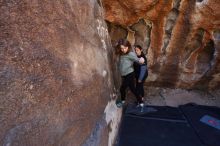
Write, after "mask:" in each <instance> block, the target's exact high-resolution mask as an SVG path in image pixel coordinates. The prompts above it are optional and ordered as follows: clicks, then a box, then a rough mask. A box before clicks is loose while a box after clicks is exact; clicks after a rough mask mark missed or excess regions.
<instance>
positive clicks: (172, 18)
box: [162, 1, 180, 54]
mask: <svg viewBox="0 0 220 146" xmlns="http://www.w3.org/2000/svg"><path fill="white" fill-rule="evenodd" d="M179 2H180V1H179ZM175 7H178V4H175ZM178 15H179V10H178V9H176V8H173V9H172V10H171V11H170V13H169V14H168V16H167V21H166V24H165V34H164V36H163V46H162V53H163V54H166V48H167V46H168V45H169V42H170V39H171V35H172V30H173V28H174V26H175V24H176V19H177V17H178Z"/></svg>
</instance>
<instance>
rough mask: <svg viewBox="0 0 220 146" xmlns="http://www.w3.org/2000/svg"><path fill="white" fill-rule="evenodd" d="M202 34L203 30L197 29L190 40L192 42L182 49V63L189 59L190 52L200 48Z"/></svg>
mask: <svg viewBox="0 0 220 146" xmlns="http://www.w3.org/2000/svg"><path fill="white" fill-rule="evenodd" d="M204 33H205V30H204V29H203V28H199V29H198V30H197V31H196V33H195V34H194V36H193V37H192V38H191V40H192V41H190V42H189V43H188V44H187V45H186V47H185V49H184V54H183V55H184V57H183V62H185V61H187V60H188V59H189V58H190V55H191V54H192V52H194V51H195V50H196V49H198V48H200V47H201V46H202V40H203V36H204Z"/></svg>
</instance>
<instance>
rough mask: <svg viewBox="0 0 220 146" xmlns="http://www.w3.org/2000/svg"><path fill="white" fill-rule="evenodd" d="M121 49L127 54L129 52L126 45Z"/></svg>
mask: <svg viewBox="0 0 220 146" xmlns="http://www.w3.org/2000/svg"><path fill="white" fill-rule="evenodd" d="M120 47H121V51H122V52H123V53H124V54H126V53H127V52H128V47H125V46H124V45H121V46H120Z"/></svg>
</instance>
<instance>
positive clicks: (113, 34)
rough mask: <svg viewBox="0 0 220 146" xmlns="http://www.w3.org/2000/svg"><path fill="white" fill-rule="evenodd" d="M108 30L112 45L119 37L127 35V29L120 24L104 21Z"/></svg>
mask: <svg viewBox="0 0 220 146" xmlns="http://www.w3.org/2000/svg"><path fill="white" fill-rule="evenodd" d="M106 23H107V27H108V32H109V35H110V38H111V42H112V46H113V47H114V46H115V45H116V43H117V41H118V40H119V39H121V38H124V39H125V38H126V37H127V35H128V31H127V29H126V28H124V27H122V26H121V25H117V24H113V23H111V22H109V21H106Z"/></svg>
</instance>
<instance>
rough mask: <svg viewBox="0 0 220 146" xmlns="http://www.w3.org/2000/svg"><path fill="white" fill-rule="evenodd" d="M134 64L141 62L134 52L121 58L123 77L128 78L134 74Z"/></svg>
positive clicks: (120, 65)
mask: <svg viewBox="0 0 220 146" xmlns="http://www.w3.org/2000/svg"><path fill="white" fill-rule="evenodd" d="M134 62H139V58H138V57H137V55H136V54H135V53H134V52H129V53H128V54H125V55H121V56H120V61H119V69H120V73H121V76H126V75H128V74H130V73H132V72H134V68H133V63H134Z"/></svg>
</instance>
